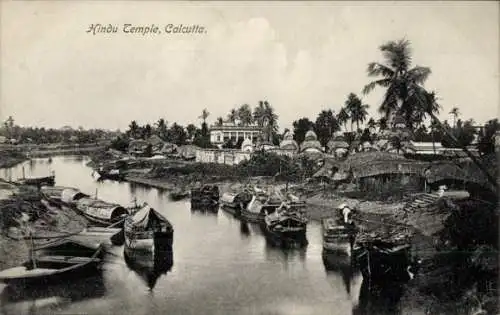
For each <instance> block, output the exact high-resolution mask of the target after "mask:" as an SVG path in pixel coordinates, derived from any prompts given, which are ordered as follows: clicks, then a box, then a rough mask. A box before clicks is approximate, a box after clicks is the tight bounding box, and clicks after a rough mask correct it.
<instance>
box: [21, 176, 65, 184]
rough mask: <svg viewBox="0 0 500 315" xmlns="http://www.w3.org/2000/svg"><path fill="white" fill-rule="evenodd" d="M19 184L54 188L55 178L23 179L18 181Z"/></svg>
mask: <svg viewBox="0 0 500 315" xmlns="http://www.w3.org/2000/svg"><path fill="white" fill-rule="evenodd" d="M19 183H20V184H24V185H32V186H54V185H55V183H56V177H55V176H47V177H40V178H24V179H21V180H20V181H19Z"/></svg>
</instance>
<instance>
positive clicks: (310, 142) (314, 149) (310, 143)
mask: <svg viewBox="0 0 500 315" xmlns="http://www.w3.org/2000/svg"><path fill="white" fill-rule="evenodd" d="M300 152H301V153H304V152H307V153H322V152H323V147H322V146H321V143H320V142H319V141H318V137H317V136H316V133H314V131H312V130H309V131H308V132H307V133H306V136H305V139H304V142H302V144H301V145H300Z"/></svg>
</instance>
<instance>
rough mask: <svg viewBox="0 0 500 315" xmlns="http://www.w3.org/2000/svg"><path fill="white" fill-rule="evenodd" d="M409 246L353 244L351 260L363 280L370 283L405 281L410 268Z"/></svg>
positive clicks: (385, 243)
mask: <svg viewBox="0 0 500 315" xmlns="http://www.w3.org/2000/svg"><path fill="white" fill-rule="evenodd" d="M410 249H411V245H410V244H397V243H388V242H384V241H378V240H377V241H374V242H372V243H366V244H362V245H359V244H355V245H354V247H353V254H354V255H353V256H354V257H353V258H354V259H355V263H356V265H357V266H358V267H359V269H360V270H361V274H362V275H363V278H365V279H370V281H372V282H381V283H383V282H387V281H398V280H407V279H408V277H409V274H408V268H409V267H410V266H411V261H410V259H411V256H410Z"/></svg>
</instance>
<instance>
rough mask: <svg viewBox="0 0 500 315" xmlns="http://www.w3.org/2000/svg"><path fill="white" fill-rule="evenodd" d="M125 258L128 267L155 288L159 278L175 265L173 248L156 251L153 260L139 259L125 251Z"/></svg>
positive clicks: (151, 288)
mask: <svg viewBox="0 0 500 315" xmlns="http://www.w3.org/2000/svg"><path fill="white" fill-rule="evenodd" d="M123 256H124V259H125V263H126V264H127V267H129V268H130V269H131V270H133V271H134V272H135V273H136V274H137V275H138V276H139V277H140V278H141V279H142V280H143V281H144V282H145V284H146V285H147V286H148V288H149V290H153V289H154V287H155V285H156V283H157V281H158V279H159V278H160V277H161V276H162V275H164V274H167V272H169V271H170V270H171V269H172V266H173V265H174V255H173V250H172V249H170V250H169V251H162V252H161V253H156V254H155V258H154V260H153V261H148V260H143V259H139V258H138V257H135V256H134V255H127V253H126V252H125V251H124V255H123Z"/></svg>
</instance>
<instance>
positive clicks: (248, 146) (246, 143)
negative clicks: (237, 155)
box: [241, 138, 253, 152]
mask: <svg viewBox="0 0 500 315" xmlns="http://www.w3.org/2000/svg"><path fill="white" fill-rule="evenodd" d="M241 151H243V152H252V151H253V143H252V139H250V138H246V139H245V140H243V142H242V143H241Z"/></svg>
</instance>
